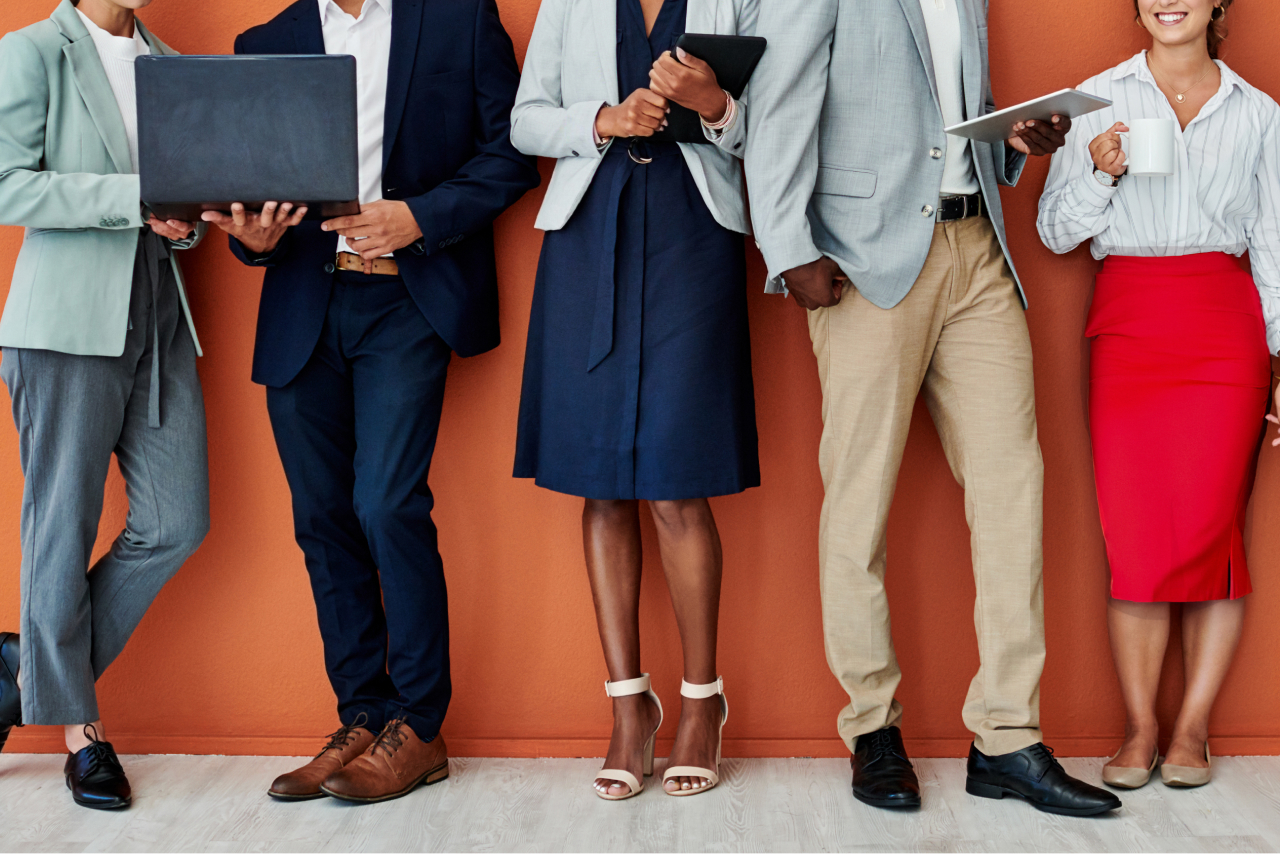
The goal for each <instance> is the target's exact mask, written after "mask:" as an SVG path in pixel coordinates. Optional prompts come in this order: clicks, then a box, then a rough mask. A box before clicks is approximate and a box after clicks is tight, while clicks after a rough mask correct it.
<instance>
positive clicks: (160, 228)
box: [147, 214, 196, 240]
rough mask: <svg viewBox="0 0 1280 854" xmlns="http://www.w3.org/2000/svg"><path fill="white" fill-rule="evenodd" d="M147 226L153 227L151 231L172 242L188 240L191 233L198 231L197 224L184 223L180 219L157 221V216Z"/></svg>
mask: <svg viewBox="0 0 1280 854" xmlns="http://www.w3.org/2000/svg"><path fill="white" fill-rule="evenodd" d="M147 225H149V226H151V230H152V231H154V232H155V233H156V234H158V235H160V236H161V237H167V238H168V239H170V240H186V239H187V238H188V237H190V236H191V232H193V231H195V230H196V226H195V223H190V222H183V221H182V220H179V219H170V220H159V219H156V217H155V214H152V215H151V219H149V220H147Z"/></svg>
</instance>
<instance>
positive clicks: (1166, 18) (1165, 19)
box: [1156, 12, 1187, 27]
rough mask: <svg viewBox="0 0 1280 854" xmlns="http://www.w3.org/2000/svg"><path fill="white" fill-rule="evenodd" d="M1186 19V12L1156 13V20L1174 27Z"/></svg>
mask: <svg viewBox="0 0 1280 854" xmlns="http://www.w3.org/2000/svg"><path fill="white" fill-rule="evenodd" d="M1186 19H1187V13H1186V12H1160V13H1158V14H1157V15H1156V20H1157V21H1159V22H1160V23H1162V24H1164V25H1165V26H1166V27H1176V26H1177V25H1178V24H1181V23H1182V22H1183V21H1185V20H1186Z"/></svg>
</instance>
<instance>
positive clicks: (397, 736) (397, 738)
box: [369, 715, 406, 756]
mask: <svg viewBox="0 0 1280 854" xmlns="http://www.w3.org/2000/svg"><path fill="white" fill-rule="evenodd" d="M405 723H406V721H405V719H404V717H403V716H401V715H397V716H396V717H394V718H392V719H391V720H389V721H387V725H386V726H385V727H383V728H382V732H380V733H378V737H377V739H375V740H374V742H373V746H372V747H371V748H369V752H370V753H377V752H378V751H379V750H382V751H384V752H385V753H386V754H387V755H388V756H394V755H395V753H396V751H397V750H399V749H400V747H401V746H402V745H403V744H404V738H405V736H404V730H403V729H402V727H403V726H404V725H405Z"/></svg>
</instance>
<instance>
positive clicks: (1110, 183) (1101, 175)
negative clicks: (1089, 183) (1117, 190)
mask: <svg viewBox="0 0 1280 854" xmlns="http://www.w3.org/2000/svg"><path fill="white" fill-rule="evenodd" d="M1093 177H1094V178H1095V179H1096V180H1097V182H1098V183H1099V184H1101V185H1102V186H1104V187H1113V188H1114V187H1119V186H1120V179H1121V178H1122V177H1124V174H1123V173H1121V174H1120V175H1112V174H1111V173H1110V172H1103V171H1102V170H1101V169H1094V170H1093Z"/></svg>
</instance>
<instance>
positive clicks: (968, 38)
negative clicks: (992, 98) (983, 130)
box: [958, 0, 986, 120]
mask: <svg viewBox="0 0 1280 854" xmlns="http://www.w3.org/2000/svg"><path fill="white" fill-rule="evenodd" d="M958 8H959V11H960V44H961V48H960V50H961V55H962V57H963V58H962V60H961V64H962V66H963V68H964V103H965V119H966V120H969V119H976V118H978V117H980V116H981V115H982V113H983V110H985V109H986V107H985V105H984V104H983V101H984V99H985V94H986V93H984V92H983V91H982V67H983V56H982V42H980V41H979V40H978V27H979V26H985V25H986V21H983V20H980V17H981V12H979V11H978V10H977V9H975V8H973V4H972V3H971V2H970V0H960V2H959V5H958Z"/></svg>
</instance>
